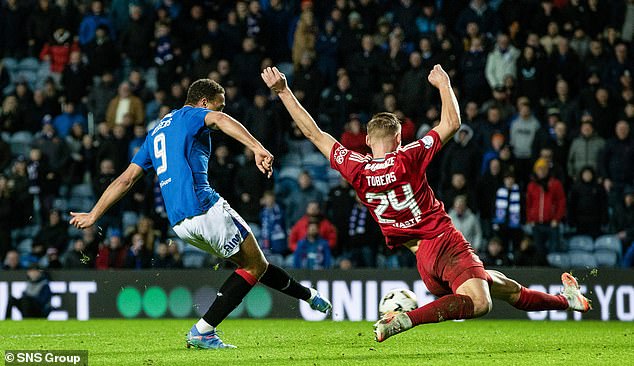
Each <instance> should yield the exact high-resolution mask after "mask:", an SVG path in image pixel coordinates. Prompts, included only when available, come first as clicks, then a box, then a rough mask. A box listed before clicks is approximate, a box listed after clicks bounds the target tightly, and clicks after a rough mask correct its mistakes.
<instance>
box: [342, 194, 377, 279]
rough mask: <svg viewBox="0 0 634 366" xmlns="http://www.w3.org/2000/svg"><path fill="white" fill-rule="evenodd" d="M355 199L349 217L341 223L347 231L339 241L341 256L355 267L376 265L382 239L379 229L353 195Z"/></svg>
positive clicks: (365, 208)
mask: <svg viewBox="0 0 634 366" xmlns="http://www.w3.org/2000/svg"><path fill="white" fill-rule="evenodd" d="M355 198H356V199H355V201H354V204H353V205H352V208H351V210H350V211H348V215H349V217H348V218H347V219H346V220H345V221H344V223H343V224H345V225H347V227H346V228H345V229H344V230H345V231H346V233H347V235H346V240H345V241H339V244H340V245H339V248H337V249H339V251H341V252H342V257H343V258H346V259H348V260H349V261H350V263H351V265H352V266H353V267H355V268H360V267H363V268H366V267H370V268H372V267H376V264H377V263H376V258H377V254H378V252H379V248H381V247H382V243H383V241H384V239H383V234H382V233H381V229H380V228H379V226H378V225H377V223H376V221H374V220H373V219H372V216H371V215H370V212H369V211H368V209H367V207H365V206H364V205H363V204H362V202H361V201H360V200H359V198H358V197H357V196H356V195H355Z"/></svg>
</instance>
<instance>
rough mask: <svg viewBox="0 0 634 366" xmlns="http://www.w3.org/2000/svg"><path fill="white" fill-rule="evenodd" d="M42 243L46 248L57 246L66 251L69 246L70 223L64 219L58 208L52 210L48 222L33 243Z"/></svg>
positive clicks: (36, 235)
mask: <svg viewBox="0 0 634 366" xmlns="http://www.w3.org/2000/svg"><path fill="white" fill-rule="evenodd" d="M37 244H41V245H43V246H44V247H45V248H51V247H52V248H57V249H58V250H59V251H66V247H67V246H68V224H67V223H66V221H64V220H62V218H61V214H60V212H59V211H58V210H51V211H50V213H49V215H48V222H47V224H46V226H43V227H42V228H41V229H40V230H39V231H38V232H37V234H35V237H34V238H33V245H37Z"/></svg>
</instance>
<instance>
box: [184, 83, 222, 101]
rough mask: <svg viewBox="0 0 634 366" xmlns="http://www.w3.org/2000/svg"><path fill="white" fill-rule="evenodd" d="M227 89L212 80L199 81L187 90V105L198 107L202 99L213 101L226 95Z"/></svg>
mask: <svg viewBox="0 0 634 366" xmlns="http://www.w3.org/2000/svg"><path fill="white" fill-rule="evenodd" d="M224 93H225V88H223V87H222V86H220V84H218V83H217V82H215V81H213V80H211V79H198V80H196V81H194V82H193V83H192V85H191V86H190V87H189V90H187V100H186V101H185V104H191V105H196V104H197V103H198V102H200V100H201V99H203V98H207V100H213V99H214V98H215V97H216V95H218V94H224Z"/></svg>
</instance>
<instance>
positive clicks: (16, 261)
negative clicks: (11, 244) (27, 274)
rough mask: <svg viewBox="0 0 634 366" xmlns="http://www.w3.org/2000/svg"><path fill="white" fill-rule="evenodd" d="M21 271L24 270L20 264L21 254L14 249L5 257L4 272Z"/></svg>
mask: <svg viewBox="0 0 634 366" xmlns="http://www.w3.org/2000/svg"><path fill="white" fill-rule="evenodd" d="M20 269H22V265H21V264H20V254H19V253H18V252H17V251H16V250H14V249H11V250H9V251H8V252H7V255H6V256H5V257H4V261H3V264H2V270H3V271H17V270H20Z"/></svg>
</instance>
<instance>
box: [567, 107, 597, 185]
mask: <svg viewBox="0 0 634 366" xmlns="http://www.w3.org/2000/svg"><path fill="white" fill-rule="evenodd" d="M604 147H605V140H604V139H603V138H601V137H600V136H597V135H596V134H595V132H594V124H593V123H592V120H590V119H583V120H582V121H581V128H580V134H579V136H578V137H577V138H575V139H574V140H573V141H572V145H571V146H570V152H569V153H568V176H569V177H574V178H577V177H578V176H579V173H581V170H582V168H584V167H588V166H589V167H591V168H593V169H595V170H596V169H597V165H598V162H599V154H600V153H601V152H602V151H603V148H604ZM592 174H593V175H594V171H593V172H592ZM593 178H594V177H593Z"/></svg>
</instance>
